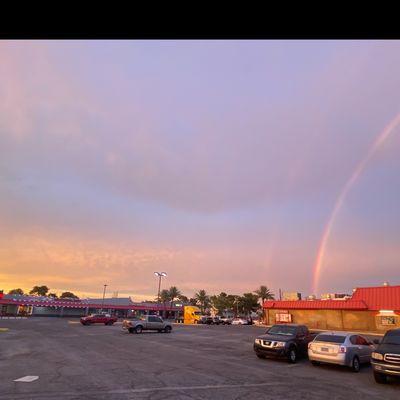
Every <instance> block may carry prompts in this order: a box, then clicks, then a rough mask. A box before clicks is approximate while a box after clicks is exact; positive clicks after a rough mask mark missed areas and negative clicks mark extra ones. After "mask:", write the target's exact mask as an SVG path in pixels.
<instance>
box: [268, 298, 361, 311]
mask: <svg viewBox="0 0 400 400" xmlns="http://www.w3.org/2000/svg"><path fill="white" fill-rule="evenodd" d="M264 308H274V309H283V310H321V309H323V310H367V305H366V304H365V303H364V302H363V301H353V300H294V301H286V300H277V301H275V300H267V301H265V302H264Z"/></svg>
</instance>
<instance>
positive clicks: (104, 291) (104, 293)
mask: <svg viewBox="0 0 400 400" xmlns="http://www.w3.org/2000/svg"><path fill="white" fill-rule="evenodd" d="M107 286H108V285H106V284H105V285H104V290H103V300H102V301H101V311H103V307H104V297H105V295H106V287H107Z"/></svg>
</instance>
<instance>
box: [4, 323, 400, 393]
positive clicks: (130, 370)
mask: <svg viewBox="0 0 400 400" xmlns="http://www.w3.org/2000/svg"><path fill="white" fill-rule="evenodd" d="M0 328H8V330H1V331H0V399H7V400H9V399H10V400H11V399H21V400H22V399H23V400H26V399H35V400H36V399H65V400H72V399H96V400H98V399H112V400H117V399H118V400H119V399H319V400H320V399H325V400H326V399H347V400H348V399H352V400H353V399H365V398H367V399H380V400H390V399H396V400H398V399H399V398H400V381H399V380H393V381H392V383H391V384H390V385H385V386H382V385H378V384H376V383H375V382H374V379H373V376H372V371H371V368H370V367H369V366H367V367H363V368H362V370H361V372H360V373H358V374H356V373H353V372H351V371H349V370H347V369H344V368H340V367H333V366H332V367H331V366H323V367H314V366H312V365H311V364H310V363H309V361H308V360H301V361H300V362H298V363H297V364H288V363H286V362H285V361H276V360H260V359H258V358H257V357H256V356H255V355H254V352H253V349H252V345H253V341H254V338H255V337H256V336H257V335H258V334H261V333H263V332H264V328H260V327H256V326H206V325H199V326H182V325H175V326H174V329H173V332H172V333H171V334H162V333H150V332H146V333H143V334H141V335H135V334H133V335H132V334H128V333H125V332H123V331H122V329H121V325H119V324H117V325H114V326H103V325H97V326H82V325H81V324H79V323H78V321H77V320H68V319H55V318H31V319H27V320H0ZM24 376H37V377H39V378H38V379H36V380H34V381H32V382H15V381H14V380H15V379H18V378H21V377H24Z"/></svg>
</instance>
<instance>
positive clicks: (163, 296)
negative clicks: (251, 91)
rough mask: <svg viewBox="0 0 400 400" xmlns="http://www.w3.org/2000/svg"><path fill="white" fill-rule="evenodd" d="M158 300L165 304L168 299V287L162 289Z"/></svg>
mask: <svg viewBox="0 0 400 400" xmlns="http://www.w3.org/2000/svg"><path fill="white" fill-rule="evenodd" d="M160 300H161V301H162V302H163V303H164V304H165V303H166V302H167V301H169V300H170V296H169V290H168V289H163V290H161V292H160Z"/></svg>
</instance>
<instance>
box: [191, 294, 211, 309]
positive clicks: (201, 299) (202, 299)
mask: <svg viewBox="0 0 400 400" xmlns="http://www.w3.org/2000/svg"><path fill="white" fill-rule="evenodd" d="M194 298H195V299H196V300H197V302H198V303H200V308H201V312H202V313H204V309H205V308H206V307H207V306H208V305H209V303H210V297H209V296H208V295H207V293H206V291H205V290H203V289H201V290H199V292H198V293H196V294H195V295H194Z"/></svg>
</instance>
